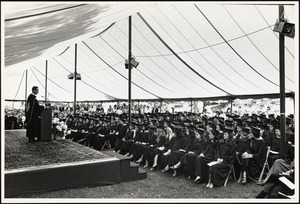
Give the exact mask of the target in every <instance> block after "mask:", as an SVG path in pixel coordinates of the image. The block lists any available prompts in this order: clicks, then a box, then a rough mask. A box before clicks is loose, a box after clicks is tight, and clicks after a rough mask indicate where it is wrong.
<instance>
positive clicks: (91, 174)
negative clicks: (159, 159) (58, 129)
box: [4, 130, 147, 198]
mask: <svg viewBox="0 0 300 204" xmlns="http://www.w3.org/2000/svg"><path fill="white" fill-rule="evenodd" d="M25 135H26V130H8V131H5V161H4V162H5V171H4V174H5V189H4V191H5V197H6V198H12V197H14V196H18V195H24V194H31V193H39V192H46V191H54V190H61V189H67V188H79V187H87V186H99V185H110V184H118V183H120V182H126V181H133V180H138V179H144V178H147V172H146V171H145V170H143V169H141V168H140V167H139V166H138V165H137V164H134V163H132V162H130V158H128V157H125V156H123V155H119V154H117V153H114V152H112V151H101V152H100V151H97V150H94V149H91V148H88V147H86V146H83V145H81V144H78V143H75V142H72V141H69V140H54V141H50V142H37V143H28V142H27V140H28V139H27V138H26V136H25Z"/></svg>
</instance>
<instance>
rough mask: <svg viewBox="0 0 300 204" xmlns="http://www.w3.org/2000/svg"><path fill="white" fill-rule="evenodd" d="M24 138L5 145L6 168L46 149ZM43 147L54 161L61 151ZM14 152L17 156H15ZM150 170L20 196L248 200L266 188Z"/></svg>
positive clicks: (36, 197)
mask: <svg viewBox="0 0 300 204" xmlns="http://www.w3.org/2000/svg"><path fill="white" fill-rule="evenodd" d="M22 134H24V132H23V133H20V135H21V136H22V137H23V136H24V135H22ZM8 137H10V135H9V134H7V132H6V135H5V138H6V139H5V141H8V140H12V138H10V139H8ZM23 140H24V141H23ZM21 141H22V142H23V143H21V144H19V145H20V146H18V145H16V143H15V146H14V145H12V146H11V147H9V148H8V149H7V146H6V147H5V148H6V149H5V154H6V155H5V169H7V168H13V167H16V166H17V165H25V166H26V165H27V164H25V163H22V160H23V159H24V160H26V151H25V150H24V149H26V148H36V149H39V148H42V147H38V146H34V145H36V144H34V145H32V144H28V143H27V140H26V138H22V139H21ZM10 142H11V141H10ZM45 144H46V143H45ZM45 144H44V146H45ZM63 144H64V143H63ZM22 145H23V146H22ZM76 145H77V144H75V146H76ZM25 146H26V148H24V147H25ZM54 146H55V145H54ZM79 147H80V146H79ZM43 148H44V152H43V153H42V155H43V156H42V158H44V159H45V160H47V159H48V160H51V154H52V153H53V154H55V153H58V150H55V148H54V147H52V148H54V150H55V151H52V150H51V147H50V146H49V147H47V148H46V147H43ZM45 148H46V149H45ZM75 148H78V146H76V147H75ZM22 149H23V150H22ZM66 149H68V148H66ZM45 150H46V151H45ZM85 151H86V149H82V150H81V153H80V154H78V153H77V154H74V155H71V156H70V155H68V154H69V153H70V152H67V151H64V150H60V151H59V153H60V154H61V155H63V154H66V155H68V156H66V155H65V156H64V157H61V159H62V160H66V161H69V160H70V159H71V160H74V159H79V160H80V159H84V157H86V158H88V157H92V156H93V155H89V154H87V155H86V154H85ZM13 152H14V154H13ZM49 152H52V153H49ZM17 154H21V155H22V156H21V157H20V158H23V159H20V158H16V155H17ZM91 154H92V153H91ZM12 155H15V156H14V157H13V156H12ZM52 156H53V155H52ZM94 156H95V155H94ZM96 156H97V155H96ZM100 156H101V155H100ZM70 157H71V158H70ZM72 157H74V158H72ZM12 159H14V160H12ZM42 160H43V159H40V162H41V161H42ZM32 162H33V161H32ZM35 162H37V163H39V161H35ZM55 162H57V161H55ZM29 163H30V162H29ZM146 170H147V172H148V173H147V179H143V180H138V181H131V182H124V183H120V184H116V185H108V186H95V187H86V188H77V189H65V190H59V191H52V192H45V193H39V194H31V195H23V196H19V197H17V198H34V199H44V198H50V199H51V198H60V199H61V198H81V199H86V198H94V199H122V200H123V199H160V200H161V199H201V200H203V199H219V198H220V199H224V198H228V199H238V200H240V199H242V200H248V199H253V198H254V197H255V195H256V194H258V193H259V192H260V191H261V190H262V187H261V186H258V185H256V184H255V183H254V182H252V183H251V182H250V183H247V184H245V185H241V184H239V183H237V182H235V181H233V179H231V178H230V179H229V182H228V184H227V186H226V187H215V188H213V189H209V188H206V187H205V184H195V183H193V182H192V181H191V180H187V179H186V178H185V177H184V176H183V175H178V176H177V177H172V172H165V173H162V172H161V171H160V170H156V171H150V170H149V168H146ZM108 201H109V200H108ZM212 201H215V200H212ZM223 201H224V200H223Z"/></svg>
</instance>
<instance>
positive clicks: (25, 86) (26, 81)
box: [25, 69, 28, 110]
mask: <svg viewBox="0 0 300 204" xmlns="http://www.w3.org/2000/svg"><path fill="white" fill-rule="evenodd" d="M27 75H28V70H27V69H26V77H25V110H26V100H27Z"/></svg>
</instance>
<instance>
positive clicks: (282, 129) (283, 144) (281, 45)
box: [279, 5, 287, 158]
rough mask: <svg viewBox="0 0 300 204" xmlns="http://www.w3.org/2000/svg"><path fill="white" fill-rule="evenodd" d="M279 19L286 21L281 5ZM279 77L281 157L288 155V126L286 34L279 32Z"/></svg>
mask: <svg viewBox="0 0 300 204" xmlns="http://www.w3.org/2000/svg"><path fill="white" fill-rule="evenodd" d="M279 21H281V22H282V21H284V7H283V5H279ZM279 77H280V84H279V85H280V133H281V134H280V135H281V147H280V150H281V151H280V157H281V158H284V157H285V155H286V148H287V147H286V144H287V141H286V135H285V133H286V126H285V66H284V35H282V34H281V33H279Z"/></svg>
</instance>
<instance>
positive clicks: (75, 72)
mask: <svg viewBox="0 0 300 204" xmlns="http://www.w3.org/2000/svg"><path fill="white" fill-rule="evenodd" d="M74 69H75V71H74V117H75V114H76V77H77V43H76V44H75V68H74Z"/></svg>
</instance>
